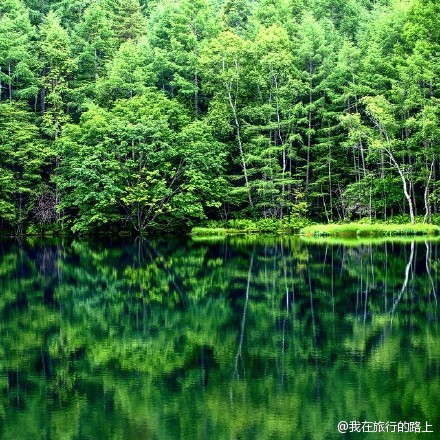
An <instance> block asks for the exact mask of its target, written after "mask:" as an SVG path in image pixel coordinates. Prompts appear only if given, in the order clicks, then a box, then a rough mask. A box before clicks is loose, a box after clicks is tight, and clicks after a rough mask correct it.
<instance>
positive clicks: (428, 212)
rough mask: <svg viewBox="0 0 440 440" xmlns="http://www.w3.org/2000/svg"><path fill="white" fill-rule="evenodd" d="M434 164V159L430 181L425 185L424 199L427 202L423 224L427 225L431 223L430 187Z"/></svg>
mask: <svg viewBox="0 0 440 440" xmlns="http://www.w3.org/2000/svg"><path fill="white" fill-rule="evenodd" d="M434 163H435V160H434V159H432V162H431V169H430V171H429V176H428V180H427V182H426V185H425V192H424V194H423V199H424V201H425V216H424V217H423V223H426V222H427V221H431V206H430V204H429V185H430V183H431V179H432V174H433V172H434Z"/></svg>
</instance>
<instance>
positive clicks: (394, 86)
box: [0, 0, 440, 234]
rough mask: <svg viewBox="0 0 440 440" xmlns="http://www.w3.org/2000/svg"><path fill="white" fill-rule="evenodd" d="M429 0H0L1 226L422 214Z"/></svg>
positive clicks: (428, 204) (431, 92) (434, 202)
mask: <svg viewBox="0 0 440 440" xmlns="http://www.w3.org/2000/svg"><path fill="white" fill-rule="evenodd" d="M439 16H440V3H439V2H438V1H437V0H308V1H306V0H164V1H154V0H151V1H150V0H143V1H140V0H60V1H56V0H38V1H37V0H1V2H0V228H1V230H2V231H8V232H12V233H16V234H21V233H35V232H38V231H51V232H61V231H66V232H75V233H89V232H102V231H104V232H109V231H121V230H125V231H137V232H138V233H145V232H152V231H184V230H188V229H189V228H190V227H192V226H194V225H197V224H202V223H203V222H207V221H209V220H216V221H220V222H221V221H223V222H226V221H234V219H235V221H237V219H249V220H252V221H261V220H264V221H275V220H276V221H284V222H287V223H289V222H291V223H292V224H294V223H295V222H298V221H299V220H300V219H313V220H315V221H323V222H327V221H340V220H357V219H367V220H368V221H370V220H372V221H374V220H381V221H390V220H391V219H396V218H397V219H408V220H409V221H412V222H414V221H417V220H419V221H434V222H438V221H439V220H440V216H437V217H436V214H438V213H439V208H440V148H439V147H438V143H439V141H440V124H439V118H440V106H439V103H440V87H439V86H440V84H439V81H440V62H439V54H440V21H439V20H438V19H437V17H439Z"/></svg>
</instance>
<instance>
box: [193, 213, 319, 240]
mask: <svg viewBox="0 0 440 440" xmlns="http://www.w3.org/2000/svg"><path fill="white" fill-rule="evenodd" d="M310 223H311V222H310V220H307V219H305V218H302V217H297V216H291V217H286V218H283V219H270V218H263V219H259V220H249V219H234V220H227V221H219V222H209V223H207V224H205V225H203V226H202V227H200V226H198V227H194V228H193V229H192V230H191V235H192V236H194V237H209V236H216V237H224V236H225V235H238V234H298V233H299V231H300V229H301V228H303V227H304V226H307V225H310Z"/></svg>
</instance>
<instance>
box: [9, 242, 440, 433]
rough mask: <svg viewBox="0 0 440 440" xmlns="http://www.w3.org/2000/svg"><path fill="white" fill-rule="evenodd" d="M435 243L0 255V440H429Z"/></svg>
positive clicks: (154, 246)
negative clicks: (345, 429)
mask: <svg viewBox="0 0 440 440" xmlns="http://www.w3.org/2000/svg"><path fill="white" fill-rule="evenodd" d="M439 281H440V248H439V245H438V243H436V242H425V241H417V242H411V241H409V242H408V241H406V242H401V243H398V242H377V241H376V242H374V243H368V242H362V243H361V244H359V245H352V244H347V243H327V244H326V243H325V242H324V243H320V242H318V243H316V242H314V243H307V242H304V241H301V240H300V239H298V238H289V239H287V238H284V239H283V238H255V237H231V238H228V239H224V240H206V241H204V240H201V241H180V242H179V241H176V240H171V239H163V240H156V241H148V240H144V241H142V240H137V241H118V242H117V241H114V242H112V241H107V242H105V243H97V242H87V241H73V242H69V241H64V242H62V241H54V242H37V241H34V242H30V241H27V242H26V241H24V242H17V241H10V242H5V241H4V242H1V243H0V313H1V320H0V335H1V344H0V389H1V400H0V436H1V438H3V439H13V440H18V439H46V440H47V439H112V440H116V439H124V440H126V439H127V440H129V439H180V438H182V439H248V438H249V439H256V440H257V439H283V438H287V439H296V438H298V439H302V438H304V439H312V438H313V439H314V438H316V439H320V438H322V439H326V438H333V437H334V438H339V437H340V435H339V434H338V423H339V422H340V421H342V420H345V421H348V422H350V421H359V422H364V421H370V422H374V421H376V422H378V421H382V422H387V421H389V422H399V421H408V422H410V421H413V422H414V421H418V422H421V426H422V430H424V429H426V425H425V424H426V422H428V423H429V425H432V426H431V427H430V428H428V429H429V430H433V431H434V433H433V434H411V433H406V434H399V435H397V434H396V435H393V434H390V433H387V434H378V433H376V434H373V433H368V434H367V433H358V434H351V433H350V432H349V433H347V434H345V437H346V438H370V439H373V438H374V439H376V438H387V439H389V438H402V437H403V438H420V436H422V437H430V438H439V437H438V436H439V435H440V404H439V398H440V326H439V304H438V302H439V301H440V290H439V284H440V283H439Z"/></svg>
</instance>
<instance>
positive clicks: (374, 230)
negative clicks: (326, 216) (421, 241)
mask: <svg viewBox="0 0 440 440" xmlns="http://www.w3.org/2000/svg"><path fill="white" fill-rule="evenodd" d="M301 234H303V235H306V236H313V235H315V236H335V237H357V236H358V237H374V236H387V235H392V236H394V235H397V236H400V235H403V236H404V235H440V227H438V226H435V225H427V224H381V223H374V224H366V223H364V222H359V223H347V224H339V225H338V224H329V225H315V226H308V227H305V228H303V229H301Z"/></svg>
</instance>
